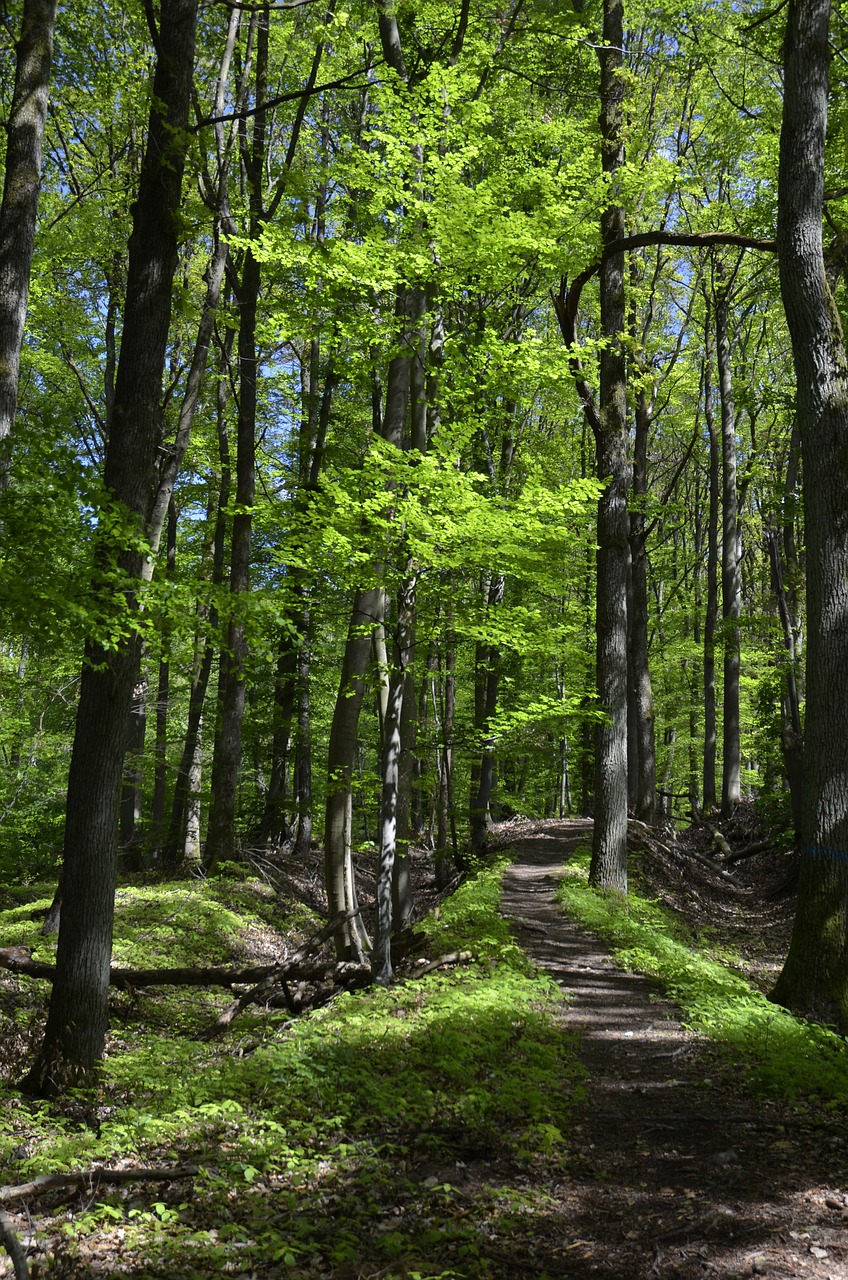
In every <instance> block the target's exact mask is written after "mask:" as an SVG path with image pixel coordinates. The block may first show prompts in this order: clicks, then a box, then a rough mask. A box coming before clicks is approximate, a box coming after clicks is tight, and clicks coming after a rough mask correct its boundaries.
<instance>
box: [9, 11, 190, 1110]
mask: <svg viewBox="0 0 848 1280" xmlns="http://www.w3.org/2000/svg"><path fill="white" fill-rule="evenodd" d="M196 19H197V0H163V3H162V5H161V11H160V32H159V34H160V46H159V55H158V57H157V60H156V70H155V73H154V80H153V93H152V102H151V109H150V123H149V127H148V136H147V146H146V148H145V154H144V160H143V162H142V169H141V175H140V178H139V188H138V195H137V198H136V201H135V204H134V206H133V230H132V235H131V237H130V243H129V263H128V269H127V296H126V304H125V308H124V328H123V338H122V342H121V354H120V359H119V363H118V372H117V379H116V385H115V404H114V411H113V415H112V430H111V434H110V438H109V442H108V445H107V450H106V463H105V471H104V483H105V489H106V492H107V494H108V495H109V497H110V500H111V502H112V503H113V504H115V506H117V508H118V510H122V511H126V512H127V513H129V516H130V518H131V520H132V523H133V525H134V532H135V534H136V535H138V534H139V533H141V532H143V531H144V529H145V526H146V522H147V520H148V519H149V516H150V512H151V508H152V502H153V497H154V493H155V464H156V450H157V447H158V446H159V445H160V444H161V434H160V421H161V417H160V399H161V384H162V373H163V370H164V365H165V348H166V344H167V340H168V331H169V328H170V319H171V298H172V288H173V281H174V276H175V273H176V268H177V228H178V226H179V209H180V199H181V192H182V177H183V168H184V163H185V146H184V141H183V134H184V131H185V128H186V126H187V123H188V111H189V103H190V98H191V89H192V79H193V70H194V40H195V30H196ZM113 537H114V535H113V534H109V533H108V532H107V525H106V524H104V525H103V526H102V527H101V530H100V532H99V535H98V552H97V566H96V569H95V574H96V587H97V590H98V594H99V595H100V597H101V599H102V600H104V602H108V603H109V605H110V606H111V607H115V605H114V602H113V601H112V598H111V593H112V590H114V587H113V586H111V585H110V580H111V582H113V581H114V578H113V575H114V573H115V572H116V571H117V572H119V573H120V575H121V578H122V579H123V580H124V581H125V582H126V583H127V587H128V591H127V595H128V597H129V599H130V601H131V603H133V604H134V607H135V608H137V607H138V605H137V598H136V597H134V594H133V587H134V585H135V584H137V583H139V582H140V581H141V576H142V564H143V560H144V555H143V553H142V552H141V550H140V549H139V547H138V541H139V540H138V537H137V536H136V537H135V538H133V540H132V543H131V544H130V545H129V546H126V545H124V546H119V547H117V548H116V547H115V546H114V543H113V541H112V539H113ZM121 594H122V595H123V593H121ZM138 670H139V640H138V636H137V634H136V635H132V636H131V637H130V638H129V639H125V640H122V641H121V642H120V643H119V645H118V646H117V647H116V648H115V649H113V650H105V649H104V648H103V647H102V646H101V645H99V644H96V643H93V642H90V643H89V644H88V645H87V646H86V654H85V665H84V667H83V673H82V680H81V687H80V699H79V705H78V710H77V721H76V731H75V735H74V746H73V752H72V756H71V767H70V775H69V779H68V799H67V813H66V822H65V843H64V849H65V866H64V888H63V893H64V901H63V906H62V919H61V924H60V927H59V944H58V950H57V955H56V978H55V981H54V983H53V989H52V993H51V999H50V1010H49V1013H48V1018H47V1027H46V1030H45V1037H44V1044H43V1045H42V1047H41V1050H40V1052H39V1055H38V1058H37V1060H36V1062H35V1064H34V1065H33V1068H32V1070H31V1071H30V1073H29V1075H28V1076H27V1079H26V1082H25V1083H26V1087H27V1089H28V1090H30V1091H33V1092H37V1093H49V1092H54V1091H56V1090H61V1089H63V1088H65V1087H66V1086H67V1085H68V1084H71V1083H75V1082H79V1081H81V1080H84V1079H86V1078H87V1077H88V1075H89V1074H90V1072H91V1071H92V1069H93V1068H94V1066H95V1065H96V1063H97V1062H98V1061H99V1060H100V1058H101V1056H102V1053H103V1043H104V1038H105V1033H106V998H107V993H108V986H109V963H110V959H111V952H112V921H113V916H114V900H115V871H116V856H115V841H116V833H117V819H118V806H119V798H120V783H121V769H122V764H123V752H124V743H125V735H126V725H127V717H128V715H129V709H130V702H131V699H132V695H133V689H134V687H135V685H136V682H137V679H138Z"/></svg>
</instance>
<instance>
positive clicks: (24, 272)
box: [0, 0, 56, 491]
mask: <svg viewBox="0 0 848 1280" xmlns="http://www.w3.org/2000/svg"><path fill="white" fill-rule="evenodd" d="M55 23H56V0H24V7H23V17H22V19H21V33H20V37H19V39H18V43H17V46H16V50H15V52H16V58H15V87H14V90H13V92H12V106H11V110H10V112H9V118H8V121H7V123H6V126H5V128H6V157H5V167H4V175H3V201H2V205H0V491H2V490H3V489H5V488H6V486H7V484H8V480H9V453H8V449H9V443H10V441H9V437H10V436H11V434H12V432H13V430H14V427H15V413H16V410H17V405H18V376H19V371H20V361H21V347H22V346H23V341H24V326H25V325H26V316H27V308H28V306H29V277H30V270H31V267H32V254H33V246H34V243H35V222H36V216H37V213H38V193H39V191H40V188H41V151H42V141H43V138H44V122H45V119H46V118H47V95H48V89H49V85H50V67H51V63H52V60H53V28H54V26H55Z"/></svg>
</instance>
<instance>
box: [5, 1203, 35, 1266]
mask: <svg viewBox="0 0 848 1280" xmlns="http://www.w3.org/2000/svg"><path fill="white" fill-rule="evenodd" d="M0 1243H2V1245H3V1248H4V1249H5V1250H6V1252H7V1253H8V1255H9V1257H10V1258H11V1260H12V1270H13V1271H14V1273H15V1280H29V1267H28V1266H27V1260H26V1255H25V1254H24V1250H23V1245H22V1244H21V1242H20V1240H19V1239H18V1237H17V1233H16V1231H15V1228H14V1227H13V1226H12V1220H11V1218H10V1217H9V1215H8V1214H7V1213H4V1212H3V1210H2V1209H0Z"/></svg>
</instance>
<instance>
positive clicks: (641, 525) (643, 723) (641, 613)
mask: <svg viewBox="0 0 848 1280" xmlns="http://www.w3.org/2000/svg"><path fill="white" fill-rule="evenodd" d="M650 425H651V412H650V409H649V407H648V403H647V397H646V395H645V392H644V391H640V392H639V394H638V397H637V401H636V438H635V441H634V445H633V496H634V498H636V499H637V500H638V501H637V502H636V503H635V504H634V505H635V508H636V509H635V510H634V511H631V512H630V517H629V520H630V583H631V586H630V611H629V614H628V619H627V621H628V627H629V631H630V644H629V646H628V660H629V670H630V684H631V689H632V696H631V699H630V706H632V708H633V712H634V715H635V721H636V723H635V725H634V726H633V735H632V740H633V741H634V743H635V747H636V761H635V771H634V772H635V779H636V785H635V792H636V794H635V811H636V817H637V818H638V819H639V820H640V821H641V822H646V823H647V824H648V825H649V826H651V825H652V824H653V822H654V818H655V816H656V803H657V761H656V746H655V741H654V693H653V687H652V685H651V667H650V661H649V654H648V621H649V619H648V552H647V530H646V527H645V511H644V498H645V496H646V495H647V492H648V434H649V430H650ZM629 764H630V761H629V760H628V765H629Z"/></svg>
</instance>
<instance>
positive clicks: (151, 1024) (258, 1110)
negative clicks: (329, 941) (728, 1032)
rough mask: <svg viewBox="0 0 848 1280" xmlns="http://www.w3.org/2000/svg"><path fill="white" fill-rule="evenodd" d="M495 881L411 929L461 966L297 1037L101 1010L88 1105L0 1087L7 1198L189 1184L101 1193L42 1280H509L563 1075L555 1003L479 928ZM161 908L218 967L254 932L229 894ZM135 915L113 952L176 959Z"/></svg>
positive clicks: (480, 882) (563, 1115)
mask: <svg viewBox="0 0 848 1280" xmlns="http://www.w3.org/2000/svg"><path fill="white" fill-rule="evenodd" d="M499 881H500V869H491V868H490V869H488V870H483V871H481V872H480V873H479V874H478V875H477V876H476V877H475V878H473V879H472V880H469V881H468V882H467V883H466V884H465V885H463V886H462V888H461V889H460V890H459V891H458V893H457V894H456V895H455V896H454V897H453V898H452V899H451V900H450V901H449V902H447V903H444V904H443V905H442V909H441V914H440V916H439V917H438V918H435V919H432V920H429V921H427V922H426V923H425V925H424V928H425V931H426V932H427V933H428V935H429V938H430V947H429V949H430V953H431V954H432V955H433V956H437V955H441V954H442V953H444V952H445V951H448V950H451V949H453V948H454V947H456V946H457V945H458V944H459V943H460V942H461V946H462V948H463V950H465V951H470V952H471V953H472V955H473V956H474V959H473V961H471V962H470V963H469V964H467V965H465V966H464V967H462V968H457V969H454V970H449V971H439V972H431V973H429V974H427V975H426V976H424V977H422V978H418V979H415V978H410V979H408V980H406V981H403V982H400V983H398V984H396V985H395V986H393V987H391V988H390V989H388V990H382V989H379V990H374V991H368V992H363V993H359V994H356V995H346V996H342V997H340V998H339V999H338V1000H337V1001H335V1002H334V1003H333V1004H332V1005H330V1006H328V1007H327V1008H325V1009H323V1010H321V1011H319V1012H318V1013H316V1014H313V1015H312V1016H310V1017H309V1018H303V1019H300V1020H294V1021H291V1020H287V1019H286V1018H285V1017H284V1016H283V1015H281V1014H275V1013H270V1014H268V1013H264V1012H262V1013H254V1014H253V1015H252V1016H245V1017H244V1019H243V1021H241V1022H240V1023H239V1026H238V1028H237V1030H236V1031H235V1033H234V1034H233V1038H232V1039H231V1040H229V1041H227V1042H223V1043H222V1042H216V1043H212V1044H210V1043H203V1042H200V1041H198V1040H197V1039H196V1038H193V1037H192V1035H191V1034H189V1033H188V1032H187V1029H188V1028H189V1027H190V1026H191V1025H192V1016H189V1015H188V1014H184V1016H183V1017H182V1019H181V1020H180V1021H179V1022H177V1023H176V1027H177V1028H178V1031H177V1032H176V1033H175V1031H174V1029H173V1027H171V1028H169V1029H166V1028H165V1026H164V1025H163V1020H162V1019H161V1018H155V1017H153V1016H150V1015H151V1005H152V1003H153V1002H155V999H156V997H150V998H149V999H148V998H147V997H145V998H144V999H143V1000H142V1001H140V1002H138V1003H137V1004H136V1006H135V1007H132V1006H130V1005H128V1004H127V1001H126V998H125V997H123V996H116V997H115V1001H116V1004H115V1007H116V1012H117V1011H120V1018H118V1017H116V1018H115V1020H114V1022H113V1037H112V1044H111V1051H110V1056H109V1059H108V1061H107V1063H106V1066H105V1071H104V1078H103V1083H102V1088H101V1090H100V1091H99V1092H98V1093H97V1094H96V1095H87V1096H79V1097H77V1098H75V1099H71V1100H67V1101H66V1102H64V1103H63V1104H62V1106H61V1108H60V1109H57V1108H56V1107H46V1106H39V1107H35V1106H32V1105H30V1104H29V1103H27V1102H26V1101H25V1100H24V1099H22V1098H20V1097H19V1096H17V1095H16V1094H15V1092H14V1089H13V1088H12V1087H11V1084H10V1085H8V1086H7V1087H6V1089H5V1093H6V1103H7V1106H8V1108H9V1111H8V1114H9V1116H10V1118H11V1119H10V1123H9V1124H8V1126H7V1128H6V1132H5V1134H3V1135H2V1137H0V1143H2V1150H0V1158H5V1160H4V1162H5V1163H6V1164H7V1167H8V1173H7V1174H6V1177H5V1180H6V1181H8V1182H12V1181H23V1180H24V1179H25V1178H28V1177H32V1176H33V1175H36V1174H38V1173H44V1172H48V1171H50V1170H56V1169H59V1170H65V1169H69V1168H85V1167H90V1166H91V1165H93V1164H100V1163H102V1164H108V1165H110V1166H113V1167H118V1166H120V1167H127V1166H130V1165H132V1166H156V1165H161V1164H165V1163H167V1164H172V1163H178V1164H182V1165H186V1164H191V1165H196V1166H198V1167H199V1169H200V1173H199V1174H198V1175H197V1176H195V1177H194V1178H193V1179H192V1180H191V1181H190V1182H189V1183H188V1184H187V1183H186V1182H185V1181H181V1182H174V1183H172V1184H169V1185H166V1186H164V1187H162V1186H156V1187H142V1186H133V1185H126V1186H121V1187H119V1188H110V1187H108V1186H107V1185H105V1184H104V1185H103V1186H102V1187H101V1188H99V1189H94V1190H93V1192H91V1193H89V1194H87V1195H86V1196H85V1197H80V1198H79V1199H78V1200H74V1202H73V1203H72V1205H71V1207H70V1208H67V1207H63V1208H61V1209H60V1210H59V1211H58V1212H57V1213H56V1214H55V1215H53V1216H50V1217H47V1216H45V1217H41V1218H39V1219H37V1220H36V1227H37V1233H38V1239H39V1241H40V1243H41V1246H42V1248H43V1254H42V1255H41V1257H42V1266H43V1268H44V1270H45V1273H46V1274H49V1273H50V1270H51V1267H52V1268H54V1269H57V1270H58V1271H59V1272H60V1273H61V1274H62V1275H86V1276H88V1275H92V1274H108V1275H113V1274H120V1273H122V1272H126V1271H129V1272H132V1274H133V1275H134V1276H137V1277H147V1276H150V1277H158V1276H162V1277H164V1276H169V1277H170V1276H179V1277H198V1278H199V1277H208V1276H214V1275H219V1274H220V1275H226V1274H242V1275H243V1274H251V1273H252V1272H256V1273H259V1274H262V1275H263V1276H267V1277H275V1276H287V1277H293V1278H294V1280H300V1278H303V1280H306V1278H307V1277H308V1278H310V1280H311V1278H313V1277H315V1278H317V1277H319V1276H320V1277H337V1278H338V1280H346V1278H348V1277H349V1278H351V1280H353V1278H354V1277H358V1276H360V1275H365V1274H368V1275H379V1276H381V1277H389V1276H396V1277H414V1276H415V1275H416V1274H418V1275H420V1276H422V1277H423V1276H428V1277H437V1276H438V1277H448V1276H451V1277H459V1278H461V1277H471V1276H475V1277H476V1276H491V1277H500V1276H503V1275H508V1274H516V1273H518V1272H520V1269H521V1268H520V1265H519V1264H518V1263H517V1262H516V1261H515V1260H514V1251H515V1249H516V1248H518V1249H519V1250H520V1249H521V1248H522V1247H524V1246H525V1245H526V1247H528V1248H529V1247H531V1243H532V1240H533V1237H534V1235H535V1234H536V1233H537V1232H538V1231H539V1229H540V1224H541V1223H544V1221H545V1219H546V1216H547V1215H548V1213H549V1206H548V1203H547V1201H546V1198H545V1196H544V1195H542V1194H540V1193H539V1192H538V1191H537V1190H535V1189H534V1184H535V1183H537V1180H538V1178H539V1174H540V1173H541V1171H542V1170H545V1171H546V1172H547V1174H553V1175H555V1173H556V1170H557V1169H561V1168H562V1165H563V1161H564V1160H565V1158H566V1154H567V1149H566V1140H565V1135H566V1134H567V1131H568V1126H569V1117H570V1114H571V1111H572V1108H573V1105H574V1103H575V1100H576V1099H577V1098H578V1097H579V1096H580V1093H581V1075H580V1071H579V1069H578V1068H577V1067H576V1065H575V1062H574V1059H573V1056H572V1052H571V1045H570V1043H569V1041H568V1039H567V1038H566V1037H565V1036H564V1035H563V1032H562V1028H561V1025H560V1023H559V1021H558V1007H557V1002H558V993H557V992H556V990H555V988H554V987H553V984H551V983H550V982H549V980H548V979H546V978H544V977H543V976H541V975H539V974H538V973H536V972H535V971H534V970H533V969H532V968H531V966H530V965H529V963H528V961H527V959H526V957H525V956H524V954H523V952H522V951H521V950H520V949H519V948H518V947H517V946H516V944H515V943H514V941H513V940H512V938H511V936H510V933H509V928H508V925H507V923H506V922H505V920H504V919H503V918H502V917H501V915H500V913H499V909H498V907H499ZM181 893H183V894H186V893H191V894H192V895H194V896H195V900H196V901H195V905H196V908H197V909H196V911H193V915H194V918H195V919H207V918H208V919H209V920H210V922H211V927H212V929H213V931H214V933H215V935H216V945H217V946H219V947H220V946H221V945H222V944H223V943H224V942H226V941H227V940H228V941H229V947H230V950H231V952H232V953H235V954H237V953H238V951H239V950H240V948H241V946H242V944H243V937H244V933H245V930H246V929H248V928H249V927H253V926H254V925H255V921H256V920H257V919H258V918H259V917H261V916H262V915H263V914H267V912H266V911H265V910H264V906H265V904H263V901H262V900H261V896H257V899H256V900H253V901H251V898H250V893H249V890H248V888H247V887H246V886H244V885H241V886H239V896H238V898H237V899H236V900H233V899H232V895H229V897H230V901H229V905H228V907H227V910H226V912H225V911H223V910H222V909H221V904H220V903H219V901H218V898H217V896H216V894H217V890H216V887H215V885H214V884H211V885H210V884H206V883H204V882H203V881H195V882H192V883H191V884H190V885H189V884H183V885H182V886H181ZM258 894H259V891H258V890H257V895H258ZM127 905H128V904H127ZM150 905H151V904H150V902H149V901H148V900H147V899H146V898H145V899H144V901H143V902H140V903H137V904H136V905H135V906H134V907H133V908H132V909H127V910H126V911H125V912H123V913H121V912H119V915H118V922H119V923H118V929H119V934H120V931H121V930H122V929H123V925H122V924H121V920H122V918H123V919H124V920H125V921H126V936H123V935H122V934H121V936H119V937H118V939H117V946H118V951H119V953H120V951H121V948H122V947H124V946H125V945H126V943H127V940H128V939H129V938H130V937H131V938H132V942H133V946H134V947H138V946H139V945H141V943H142V939H143V940H144V941H143V946H144V950H145V954H148V952H149V954H150V955H151V956H152V955H154V954H157V953H158V952H159V950H160V947H162V946H167V947H168V948H171V949H172V948H173V946H174V945H175V939H176V938H178V937H179V934H180V929H179V927H176V928H175V918H174V913H173V912H171V913H170V916H168V913H167V912H164V913H163V920H162V928H163V929H164V930H165V931H166V933H167V937H166V938H164V939H157V936H156V933H157V919H156V912H155V911H153V910H151V909H150ZM166 917H167V918H166ZM16 919H18V918H17V917H16ZM18 923H19V924H20V921H19V919H18ZM2 924H3V921H2V920H0V927H2ZM21 941H25V939H24V938H21ZM191 945H192V946H194V945H195V944H194V943H192V944H191ZM172 954H173V951H172ZM45 958H46V957H45ZM10 980H11V981H18V980H17V979H10ZM166 998H167V1000H168V1001H169V1002H170V1001H171V1000H172V999H173V998H174V997H170V996H169V997H166ZM179 998H180V999H187V1000H191V999H193V998H194V997H193V996H191V995H190V993H181V994H180V997H179ZM209 1000H210V997H209V996H208V995H207V996H205V997H203V1002H204V1003H203V1009H202V1012H203V1016H204V1017H207V1016H208V1003H209ZM36 1012H37V1011H35V1010H34V1011H33V1016H35V1014H36ZM194 1022H195V1024H196V1023H197V1018H195V1019H194ZM522 1242H523V1244H522ZM516 1268H518V1271H516Z"/></svg>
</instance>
